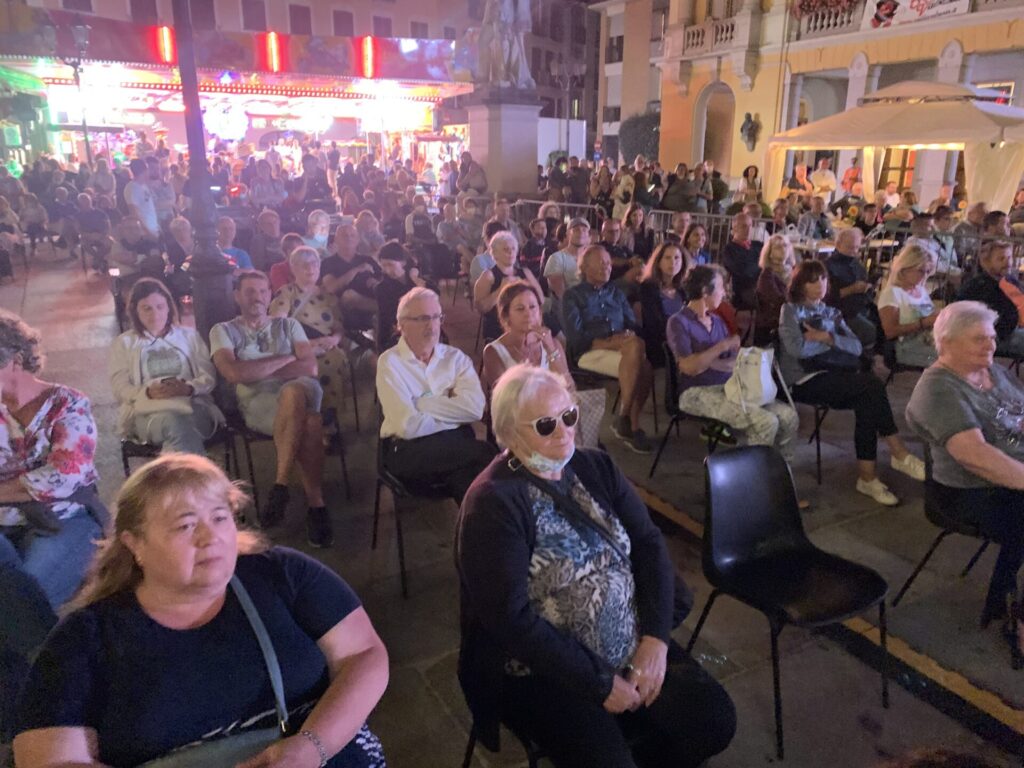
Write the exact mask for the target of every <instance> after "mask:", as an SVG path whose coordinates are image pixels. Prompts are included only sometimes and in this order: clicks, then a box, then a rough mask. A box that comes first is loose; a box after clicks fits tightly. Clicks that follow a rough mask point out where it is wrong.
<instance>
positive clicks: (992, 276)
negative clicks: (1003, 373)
mask: <svg viewBox="0 0 1024 768" xmlns="http://www.w3.org/2000/svg"><path fill="white" fill-rule="evenodd" d="M1012 264H1013V245H1012V244H1011V243H1009V242H1007V241H1005V240H992V241H989V242H987V243H985V244H984V245H982V247H981V252H980V256H979V258H978V267H979V270H978V274H976V275H975V276H974V277H972V278H971V279H970V280H968V281H967V282H966V283H964V285H963V287H962V288H961V289H960V294H959V296H957V299H959V300H960V301H980V302H981V303H982V304H986V305H987V306H988V307H989V308H990V309H993V310H995V311H996V312H997V313H998V315H999V317H998V318H996V336H997V337H998V338H999V343H998V345H997V347H996V354H997V355H1002V356H1004V357H1024V327H1022V326H1024V319H1022V317H1021V308H1022V307H1024V288H1022V287H1021V285H1020V283H1019V282H1018V281H1017V279H1016V278H1015V277H1013V276H1012V275H1011V274H1010V267H1011V265H1012Z"/></svg>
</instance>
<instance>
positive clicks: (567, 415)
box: [523, 405, 580, 437]
mask: <svg viewBox="0 0 1024 768" xmlns="http://www.w3.org/2000/svg"><path fill="white" fill-rule="evenodd" d="M558 419H561V420H562V423H563V424H565V426H567V427H575V426H576V422H577V421H579V420H580V409H579V408H577V407H576V406H575V405H570V406H569V407H568V408H566V409H565V410H564V411H562V412H561V413H560V414H559V415H558V416H541V417H540V418H539V419H534V420H533V421H525V422H523V423H524V424H530V425H532V426H533V431H534V432H536V433H537V434H538V435H540V436H541V437H551V435H553V434H554V432H555V427H557V426H558Z"/></svg>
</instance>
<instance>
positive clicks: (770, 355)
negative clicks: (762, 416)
mask: <svg viewBox="0 0 1024 768" xmlns="http://www.w3.org/2000/svg"><path fill="white" fill-rule="evenodd" d="M774 360H775V350H773V349H762V348H760V347H741V348H740V349H739V351H738V352H737V353H736V365H735V366H734V367H733V369H732V375H731V376H729V379H728V381H726V382H725V397H726V399H728V400H729V401H730V402H733V403H735V404H736V405H738V406H740V407H741V408H742V409H743V412H744V413H746V411H747V408H748V407H753V408H759V407H761V406H762V405H767V404H768V403H770V402H772V401H773V400H774V399H775V396H776V395H777V394H778V393H779V390H778V387H776V386H775V380H774V379H772V363H773V362H774Z"/></svg>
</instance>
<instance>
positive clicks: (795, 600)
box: [719, 550, 888, 627]
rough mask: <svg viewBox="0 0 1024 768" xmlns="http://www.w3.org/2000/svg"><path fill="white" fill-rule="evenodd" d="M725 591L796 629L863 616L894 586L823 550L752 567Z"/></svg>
mask: <svg viewBox="0 0 1024 768" xmlns="http://www.w3.org/2000/svg"><path fill="white" fill-rule="evenodd" d="M719 588H720V589H721V590H722V591H723V592H725V593H726V594H730V595H733V596H734V597H737V598H739V599H740V600H742V601H743V602H745V603H748V604H749V605H751V606H753V607H754V608H757V609H758V610H760V611H762V612H763V613H767V614H769V615H772V614H777V613H778V612H781V613H782V614H783V615H784V617H785V619H786V621H787V622H788V623H790V624H795V625H796V626H802V627H816V626H822V625H826V624H832V623H835V622H837V621H843V620H845V619H847V618H850V617H851V616H856V615H858V614H860V613H863V612H864V611H865V610H866V609H868V608H870V607H871V606H873V605H876V604H877V603H878V602H880V601H881V600H883V599H884V598H885V593H886V590H887V589H888V585H887V584H886V583H885V580H884V579H883V578H882V577H881V576H879V575H878V574H877V573H875V572H874V571H873V570H871V569H870V568H866V567H864V566H862V565H858V564H856V563H851V562H850V561H849V560H844V559H843V558H841V557H836V556H835V555H830V554H828V553H827V552H822V551H820V550H803V551H798V552H790V553H786V554H780V555H777V556H772V557H765V558H761V559H759V560H755V561H753V562H750V563H746V564H744V565H742V566H739V567H737V568H736V569H734V570H732V571H730V572H729V573H728V574H726V575H725V579H724V580H723V581H722V582H721V583H720V584H719Z"/></svg>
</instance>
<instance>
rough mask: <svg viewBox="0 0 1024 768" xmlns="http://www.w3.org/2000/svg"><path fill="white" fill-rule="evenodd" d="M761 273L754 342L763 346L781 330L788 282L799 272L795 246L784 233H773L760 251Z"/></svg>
mask: <svg viewBox="0 0 1024 768" xmlns="http://www.w3.org/2000/svg"><path fill="white" fill-rule="evenodd" d="M757 263H758V266H760V267H761V274H760V275H759V276H758V278H757V316H756V324H755V329H754V331H755V332H754V343H755V344H757V345H758V346H764V345H766V344H769V343H771V337H772V335H773V334H774V333H775V331H776V330H777V329H778V327H779V313H780V312H781V311H782V307H783V305H784V304H785V303H786V301H787V299H786V291H787V289H788V287H789V279H790V278H791V277H792V276H793V270H794V269H796V253H794V251H793V244H792V243H790V242H789V238H788V237H786V236H785V235H783V234H778V233H777V234H774V235H772V236H771V237H769V238H768V241H767V242H766V243H765V244H764V247H763V248H762V249H761V257H760V259H759V260H758V262H757Z"/></svg>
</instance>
